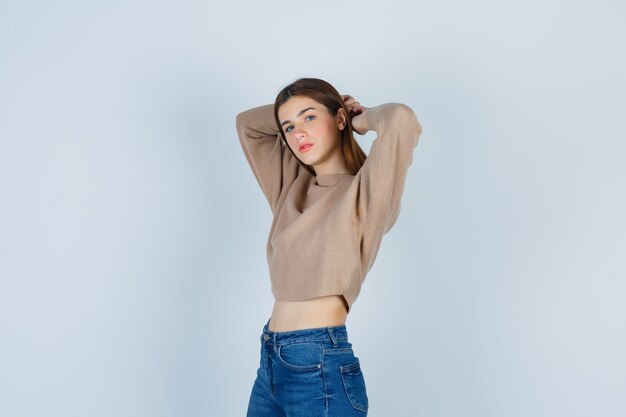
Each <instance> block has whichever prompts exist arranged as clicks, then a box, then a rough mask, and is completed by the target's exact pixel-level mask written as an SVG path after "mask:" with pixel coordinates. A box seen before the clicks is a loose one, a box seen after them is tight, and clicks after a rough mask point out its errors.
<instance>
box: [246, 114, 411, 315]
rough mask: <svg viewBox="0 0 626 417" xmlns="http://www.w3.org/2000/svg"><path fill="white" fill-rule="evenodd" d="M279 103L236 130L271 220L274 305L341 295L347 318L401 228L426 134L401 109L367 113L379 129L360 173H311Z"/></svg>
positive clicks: (372, 126)
mask: <svg viewBox="0 0 626 417" xmlns="http://www.w3.org/2000/svg"><path fill="white" fill-rule="evenodd" d="M273 108H274V105H273V104H266V105H262V106H259V107H254V108H251V109H249V110H246V111H243V112H241V113H239V114H238V115H237V117H236V129H237V134H238V136H239V141H240V143H241V147H242V149H243V152H244V154H245V156H246V159H247V161H248V164H249V165H250V167H251V168H252V172H253V173H254V176H255V178H256V180H257V182H258V183H259V185H260V187H261V190H262V192H263V194H264V195H265V198H266V199H267V201H268V203H269V206H270V209H271V211H272V214H273V221H272V225H271V228H270V232H269V237H268V240H267V261H268V265H269V274H270V281H271V290H272V294H273V296H274V299H275V300H282V301H303V300H309V299H312V298H316V297H321V296H327V295H333V294H337V295H342V296H343V297H344V298H345V300H346V302H347V305H348V312H350V311H351V308H352V305H353V304H354V302H355V300H356V299H357V297H358V295H359V293H360V291H361V286H362V284H363V281H364V280H365V276H366V275H367V273H368V271H369V270H370V269H371V267H372V265H373V264H374V260H375V259H376V254H377V253H378V249H379V247H380V244H381V240H382V237H383V235H384V234H386V233H387V232H388V231H389V230H390V229H391V228H392V227H393V225H394V224H395V223H396V220H397V218H398V215H399V213H400V203H401V197H402V193H403V189H404V183H405V179H406V175H407V170H408V168H409V166H410V165H411V164H412V162H413V151H414V149H415V147H416V146H417V142H418V139H419V136H420V134H421V132H422V128H421V126H420V123H419V122H418V120H417V117H416V115H415V113H414V112H413V110H412V109H411V108H410V107H408V106H407V105H405V104H402V103H385V104H381V105H379V106H376V107H371V108H368V109H367V111H366V112H365V116H366V121H367V124H368V126H369V127H370V129H371V130H374V131H376V133H377V136H376V138H375V139H374V141H373V143H372V146H371V148H370V152H369V154H368V156H367V158H366V160H365V162H364V164H363V166H362V167H361V168H360V169H359V171H358V172H357V173H356V175H352V174H346V173H333V174H324V175H317V176H314V175H312V174H311V173H310V172H309V171H307V170H306V169H305V168H304V167H303V166H302V163H301V162H300V161H299V160H298V159H297V157H296V156H295V155H294V154H293V153H292V152H291V151H290V150H289V149H288V148H287V145H286V144H285V143H284V142H283V140H282V138H281V136H280V131H279V130H278V127H277V126H276V122H275V120H274V114H273Z"/></svg>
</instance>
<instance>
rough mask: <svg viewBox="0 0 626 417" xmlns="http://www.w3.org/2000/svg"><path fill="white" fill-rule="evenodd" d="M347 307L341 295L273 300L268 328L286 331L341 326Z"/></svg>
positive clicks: (344, 319)
mask: <svg viewBox="0 0 626 417" xmlns="http://www.w3.org/2000/svg"><path fill="white" fill-rule="evenodd" d="M347 317H348V307H347V304H346V301H345V299H344V298H343V296H341V295H329V296H325V297H318V298H313V299H311V300H305V301H275V302H274V309H273V310H272V316H271V318H270V323H269V330H270V331H272V332H288V331H292V330H301V329H312V328H315V327H327V326H328V327H330V326H341V325H343V324H345V323H346V319H347Z"/></svg>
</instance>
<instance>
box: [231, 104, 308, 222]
mask: <svg viewBox="0 0 626 417" xmlns="http://www.w3.org/2000/svg"><path fill="white" fill-rule="evenodd" d="M236 128H237V135H238V136H239V141H240V143H241V148H242V149H243V152H244V154H245V156H246V159H247V161H248V164H249V165H250V168H251V169H252V172H253V174H254V176H255V178H256V180H257V182H258V183H259V185H260V187H261V190H262V191H263V194H264V195H265V198H266V199H267V202H268V203H269V205H270V208H271V210H272V213H274V211H275V209H276V205H277V204H278V200H279V197H280V194H281V192H282V190H283V189H284V187H285V186H286V185H288V184H290V183H291V182H293V180H294V179H295V178H296V177H297V175H298V172H299V169H300V163H299V162H298V160H297V159H296V157H295V156H294V155H293V154H292V153H291V151H290V150H289V149H286V148H285V147H284V145H283V141H282V138H281V136H280V131H279V130H278V126H276V121H275V120H274V105H273V104H265V105H262V106H258V107H254V108H251V109H248V110H246V111H243V112H241V113H239V114H238V115H237V117H236ZM302 169H304V168H302Z"/></svg>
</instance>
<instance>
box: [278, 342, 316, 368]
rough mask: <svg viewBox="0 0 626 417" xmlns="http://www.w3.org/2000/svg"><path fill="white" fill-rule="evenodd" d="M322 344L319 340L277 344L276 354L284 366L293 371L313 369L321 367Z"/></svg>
mask: <svg viewBox="0 0 626 417" xmlns="http://www.w3.org/2000/svg"><path fill="white" fill-rule="evenodd" d="M322 354H323V349H322V345H321V344H320V343H319V342H295V343H289V344H286V345H279V346H278V352H277V356H278V359H279V360H280V362H281V363H282V364H283V365H285V367H287V368H289V369H292V370H294V371H313V370H318V369H320V368H321V367H322Z"/></svg>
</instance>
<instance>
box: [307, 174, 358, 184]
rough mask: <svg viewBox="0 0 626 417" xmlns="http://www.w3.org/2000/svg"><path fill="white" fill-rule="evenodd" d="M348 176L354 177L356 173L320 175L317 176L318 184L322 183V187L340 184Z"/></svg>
mask: <svg viewBox="0 0 626 417" xmlns="http://www.w3.org/2000/svg"><path fill="white" fill-rule="evenodd" d="M346 177H354V175H352V174H348V173H345V172H341V173H336V174H324V175H318V176H316V177H315V178H316V180H317V185H321V186H322V187H330V186H333V185H336V184H338V183H339V182H341V180H343V179H344V178H346Z"/></svg>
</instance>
